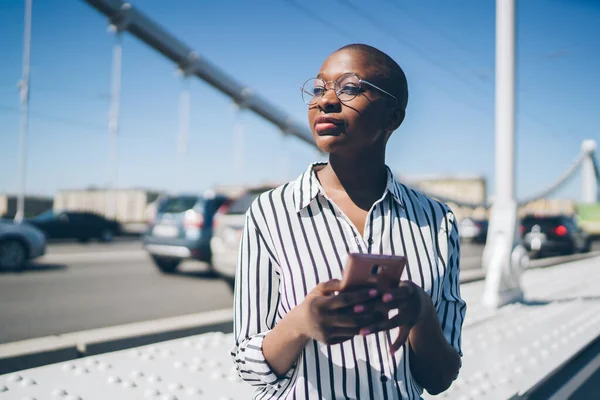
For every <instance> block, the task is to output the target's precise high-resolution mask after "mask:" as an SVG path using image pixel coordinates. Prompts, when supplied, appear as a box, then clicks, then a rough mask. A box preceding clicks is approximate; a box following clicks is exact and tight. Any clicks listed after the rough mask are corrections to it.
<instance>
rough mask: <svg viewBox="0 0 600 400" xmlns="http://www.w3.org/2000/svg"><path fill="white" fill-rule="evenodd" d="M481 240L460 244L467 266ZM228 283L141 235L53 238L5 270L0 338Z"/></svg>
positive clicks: (101, 322) (204, 306)
mask: <svg viewBox="0 0 600 400" xmlns="http://www.w3.org/2000/svg"><path fill="white" fill-rule="evenodd" d="M596 245H597V246H596V247H600V246H598V245H599V243H596ZM482 252H483V247H482V246H478V245H469V244H463V245H462V268H463V270H469V269H477V268H480V259H481V254H482ZM232 302H233V296H232V289H231V285H230V284H228V283H227V282H226V281H224V280H222V279H220V278H215V277H211V276H210V275H209V274H207V270H206V267H205V266H204V265H202V264H200V263H194V262H187V263H184V264H182V266H181V273H179V274H176V275H163V274H161V273H159V272H158V271H157V269H156V268H155V267H154V265H153V264H152V262H151V261H150V259H149V258H148V256H147V255H146V253H145V252H144V251H143V250H142V247H141V244H140V242H139V241H137V240H119V241H115V242H113V243H108V244H102V243H95V242H92V243H89V244H75V243H56V244H51V245H50V246H49V248H48V255H47V256H45V257H43V258H41V259H39V260H37V261H36V262H34V263H32V264H30V265H29V266H28V267H27V268H26V269H25V271H24V272H22V273H5V274H2V275H0V321H2V323H1V324H0V343H6V342H12V341H16V340H23V339H30V338H35V337H41V336H47V335H55V334H62V333H68V332H75V331H79V330H85V329H95V328H101V327H107V326H114V325H121V324H126V323H131V322H139V321H146V320H152V319H157V318H166V317H174V316H178V315H184V314H191V313H198V312H202V311H208V310H215V309H222V308H227V307H231V306H232Z"/></svg>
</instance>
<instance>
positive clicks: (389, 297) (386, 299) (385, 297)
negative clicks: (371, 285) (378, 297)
mask: <svg viewBox="0 0 600 400" xmlns="http://www.w3.org/2000/svg"><path fill="white" fill-rule="evenodd" d="M392 298H393V297H392V295H391V294H390V293H386V294H384V295H383V298H382V300H383V302H384V303H389V302H390V301H392Z"/></svg>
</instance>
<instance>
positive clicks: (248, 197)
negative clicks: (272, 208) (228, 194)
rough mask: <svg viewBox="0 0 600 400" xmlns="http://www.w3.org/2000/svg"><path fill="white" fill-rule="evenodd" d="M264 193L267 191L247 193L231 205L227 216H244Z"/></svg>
mask: <svg viewBox="0 0 600 400" xmlns="http://www.w3.org/2000/svg"><path fill="white" fill-rule="evenodd" d="M266 191H267V189H260V190H251V191H249V192H247V193H246V194H244V195H243V196H242V197H240V198H239V199H237V200H236V201H234V202H233V204H231V207H229V210H227V214H245V213H246V211H248V209H249V208H250V206H251V205H252V202H253V201H254V200H255V199H256V198H257V197H258V196H260V195H261V194H262V193H264V192H266Z"/></svg>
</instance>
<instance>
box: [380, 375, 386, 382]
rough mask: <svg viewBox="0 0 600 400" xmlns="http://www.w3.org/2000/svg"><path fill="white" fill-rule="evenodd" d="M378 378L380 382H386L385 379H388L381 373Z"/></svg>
mask: <svg viewBox="0 0 600 400" xmlns="http://www.w3.org/2000/svg"><path fill="white" fill-rule="evenodd" d="M379 380H380V381H381V382H382V383H386V382H387V380H388V377H387V376H385V375H381V377H380V378H379Z"/></svg>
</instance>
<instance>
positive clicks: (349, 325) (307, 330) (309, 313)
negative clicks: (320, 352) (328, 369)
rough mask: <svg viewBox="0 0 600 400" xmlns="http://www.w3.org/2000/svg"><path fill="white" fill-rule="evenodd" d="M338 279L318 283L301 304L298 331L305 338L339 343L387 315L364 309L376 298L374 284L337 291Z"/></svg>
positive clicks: (339, 283) (338, 287) (338, 288)
mask: <svg viewBox="0 0 600 400" xmlns="http://www.w3.org/2000/svg"><path fill="white" fill-rule="evenodd" d="M340 289H341V281H340V280H338V279H332V280H330V281H327V282H322V283H319V284H318V285H317V286H316V287H315V288H314V289H313V290H312V291H311V292H310V293H309V294H308V295H307V296H306V298H305V299H304V301H303V302H302V303H301V304H300V306H299V307H300V308H301V312H300V318H299V321H298V326H299V331H300V332H301V334H302V335H303V336H304V337H305V338H307V339H309V338H310V339H315V340H317V341H319V342H321V343H325V344H337V343H342V342H344V341H346V340H348V339H351V338H353V337H354V336H356V335H358V334H359V332H360V330H361V329H362V328H364V327H366V326H372V325H373V324H374V323H375V324H377V323H379V322H382V319H384V318H385V319H387V315H382V314H381V313H364V312H363V311H365V306H364V304H365V303H367V302H369V301H371V300H375V299H376V298H377V296H378V295H380V293H379V291H378V290H377V288H375V287H370V288H369V287H367V288H361V289H356V290H348V291H343V292H340V293H337V294H336V292H339V291H340Z"/></svg>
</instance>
